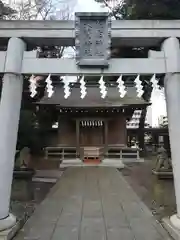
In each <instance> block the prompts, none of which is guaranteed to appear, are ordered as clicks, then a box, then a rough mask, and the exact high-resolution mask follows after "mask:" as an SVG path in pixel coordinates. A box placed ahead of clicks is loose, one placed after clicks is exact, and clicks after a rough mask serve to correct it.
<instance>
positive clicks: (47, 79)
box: [45, 74, 54, 98]
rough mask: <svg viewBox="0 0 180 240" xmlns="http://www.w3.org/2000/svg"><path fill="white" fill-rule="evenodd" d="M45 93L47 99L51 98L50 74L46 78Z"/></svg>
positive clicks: (52, 91)
mask: <svg viewBox="0 0 180 240" xmlns="http://www.w3.org/2000/svg"><path fill="white" fill-rule="evenodd" d="M45 82H46V91H47V93H48V97H49V98H50V97H52V95H53V93H54V90H53V85H52V81H51V74H49V76H48V77H47V78H46V81H45Z"/></svg>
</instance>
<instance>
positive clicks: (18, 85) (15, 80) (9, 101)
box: [0, 38, 26, 231]
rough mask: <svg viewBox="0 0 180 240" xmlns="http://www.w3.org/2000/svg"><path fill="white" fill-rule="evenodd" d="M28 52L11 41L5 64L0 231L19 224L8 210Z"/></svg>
mask: <svg viewBox="0 0 180 240" xmlns="http://www.w3.org/2000/svg"><path fill="white" fill-rule="evenodd" d="M25 48H26V47H25V43H24V42H23V41H22V40H21V39H19V38H11V39H10V40H9V43H8V48H7V55H6V61H5V74H4V78H3V87H2V94H1V102H0V231H3V230H6V229H9V228H11V227H12V226H13V225H14V224H15V223H16V218H15V217H14V216H13V215H12V214H10V213H9V206H10V196H11V185H12V177H13V168H14V159H15V153H16V142H17V133H18V125H19V115H20V108H21V98H22V88H23V76H22V75H21V67H22V62H23V54H24V51H25Z"/></svg>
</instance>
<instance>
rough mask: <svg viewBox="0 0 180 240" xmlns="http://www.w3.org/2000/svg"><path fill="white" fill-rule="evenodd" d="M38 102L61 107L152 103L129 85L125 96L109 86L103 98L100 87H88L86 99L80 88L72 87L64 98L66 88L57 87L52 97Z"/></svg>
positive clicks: (119, 105)
mask: <svg viewBox="0 0 180 240" xmlns="http://www.w3.org/2000/svg"><path fill="white" fill-rule="evenodd" d="M38 104H44V105H58V106H60V107H79V108H87V107H123V106H124V107H125V106H129V105H134V106H135V105H150V103H149V102H146V101H145V100H144V99H142V98H138V97H137V93H136V89H135V87H128V88H127V94H126V96H125V97H124V98H120V94H119V92H118V89H117V88H116V87H108V92H107V96H106V98H105V99H102V98H101V94H100V89H99V87H97V86H96V87H88V88H87V95H86V97H85V98H84V99H81V98H80V89H79V88H77V87H72V89H71V95H70V96H69V97H68V99H65V98H64V89H63V88H62V87H56V88H55V92H54V94H53V96H52V97H51V98H48V96H44V97H43V98H42V99H41V101H40V102H39V103H38Z"/></svg>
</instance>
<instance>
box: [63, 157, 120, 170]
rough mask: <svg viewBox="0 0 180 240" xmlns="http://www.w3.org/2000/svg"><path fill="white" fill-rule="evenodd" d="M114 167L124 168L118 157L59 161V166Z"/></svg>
mask: <svg viewBox="0 0 180 240" xmlns="http://www.w3.org/2000/svg"><path fill="white" fill-rule="evenodd" d="M94 166H97V167H115V168H124V164H123V162H122V160H120V159H104V160H103V161H101V162H99V161H98V162H97V161H95V162H93V161H85V162H84V161H82V160H80V159H66V160H63V161H62V163H60V168H65V167H94Z"/></svg>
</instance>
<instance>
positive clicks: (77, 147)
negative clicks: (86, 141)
mask: <svg viewBox="0 0 180 240" xmlns="http://www.w3.org/2000/svg"><path fill="white" fill-rule="evenodd" d="M79 124H80V122H79V120H78V119H76V149H77V155H79V153H80V142H79V141H80V126H79Z"/></svg>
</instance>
